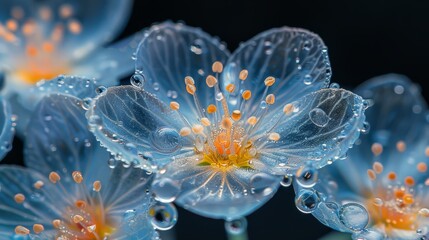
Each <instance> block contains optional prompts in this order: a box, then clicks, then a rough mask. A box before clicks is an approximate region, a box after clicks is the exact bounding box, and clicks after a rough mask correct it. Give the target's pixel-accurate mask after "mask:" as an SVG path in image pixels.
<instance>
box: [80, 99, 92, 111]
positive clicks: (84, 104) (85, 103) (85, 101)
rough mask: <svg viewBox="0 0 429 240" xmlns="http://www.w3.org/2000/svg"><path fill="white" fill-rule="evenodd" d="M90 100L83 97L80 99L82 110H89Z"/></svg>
mask: <svg viewBox="0 0 429 240" xmlns="http://www.w3.org/2000/svg"><path fill="white" fill-rule="evenodd" d="M91 102H92V98H89V97H87V98H84V99H82V108H83V109H84V110H89V108H90V106H91Z"/></svg>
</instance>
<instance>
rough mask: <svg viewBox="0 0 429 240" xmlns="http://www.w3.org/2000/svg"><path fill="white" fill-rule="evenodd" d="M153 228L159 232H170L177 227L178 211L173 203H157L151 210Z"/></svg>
mask: <svg viewBox="0 0 429 240" xmlns="http://www.w3.org/2000/svg"><path fill="white" fill-rule="evenodd" d="M149 217H150V221H151V223H152V226H153V227H154V228H156V229H158V230H162V231H165V230H169V229H171V228H173V227H174V225H176V222H177V210H176V208H175V207H174V205H173V204H171V203H156V204H154V205H153V206H152V207H151V208H150V209H149Z"/></svg>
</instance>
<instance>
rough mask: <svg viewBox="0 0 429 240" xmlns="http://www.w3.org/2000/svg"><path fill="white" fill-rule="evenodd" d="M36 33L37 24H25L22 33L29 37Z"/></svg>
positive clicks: (31, 22)
mask: <svg viewBox="0 0 429 240" xmlns="http://www.w3.org/2000/svg"><path fill="white" fill-rule="evenodd" d="M35 31H36V24H35V23H34V22H33V21H31V20H30V21H28V22H26V23H24V25H23V26H22V33H23V34H24V35H25V36H27V37H28V36H29V35H31V34H33V33H34V32H35Z"/></svg>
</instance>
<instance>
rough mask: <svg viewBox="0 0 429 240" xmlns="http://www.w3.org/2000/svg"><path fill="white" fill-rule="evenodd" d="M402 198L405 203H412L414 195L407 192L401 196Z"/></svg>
mask: <svg viewBox="0 0 429 240" xmlns="http://www.w3.org/2000/svg"><path fill="white" fill-rule="evenodd" d="M402 200H403V201H404V203H405V204H413V203H414V197H413V195H411V194H409V193H407V194H405V195H404V197H403V198H402Z"/></svg>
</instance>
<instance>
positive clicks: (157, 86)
mask: <svg viewBox="0 0 429 240" xmlns="http://www.w3.org/2000/svg"><path fill="white" fill-rule="evenodd" d="M152 87H153V90H155V91H159V83H157V82H154V83H153V84H152Z"/></svg>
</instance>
